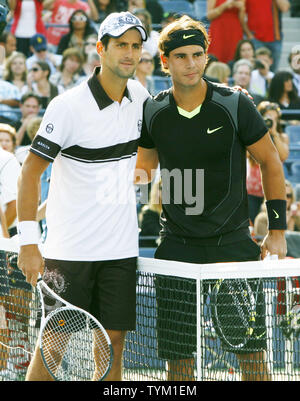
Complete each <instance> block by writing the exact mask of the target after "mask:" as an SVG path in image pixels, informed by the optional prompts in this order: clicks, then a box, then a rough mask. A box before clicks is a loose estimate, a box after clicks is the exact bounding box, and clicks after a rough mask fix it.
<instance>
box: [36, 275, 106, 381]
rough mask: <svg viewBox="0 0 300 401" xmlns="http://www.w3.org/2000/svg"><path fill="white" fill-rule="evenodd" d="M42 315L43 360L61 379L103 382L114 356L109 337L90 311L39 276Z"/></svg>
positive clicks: (41, 349)
mask: <svg viewBox="0 0 300 401" xmlns="http://www.w3.org/2000/svg"><path fill="white" fill-rule="evenodd" d="M37 289H38V292H39V295H40V301H41V309H42V318H41V328H40V334H39V346H40V351H41V355H42V358H43V362H44V365H45V367H46V368H47V370H48V371H49V373H50V374H51V376H52V377H53V378H54V379H55V380H58V381H89V380H94V381H100V380H103V379H104V378H105V376H106V375H107V374H108V372H109V370H110V368H111V365H112V359H113V351H112V346H111V341H110V338H109V336H108V334H107V332H106V331H105V329H104V328H103V326H102V325H101V324H100V323H99V322H98V320H97V319H95V318H94V317H93V316H92V315H91V314H90V313H88V312H87V311H85V310H83V309H81V308H78V307H76V306H74V305H72V304H70V303H68V302H66V301H64V300H63V299H62V298H61V297H60V296H58V295H57V294H55V292H54V291H52V290H51V289H50V288H49V287H48V285H47V284H46V283H45V282H44V281H43V280H42V278H41V277H39V278H38V282H37Z"/></svg>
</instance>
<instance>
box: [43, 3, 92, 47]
mask: <svg viewBox="0 0 300 401" xmlns="http://www.w3.org/2000/svg"><path fill="white" fill-rule="evenodd" d="M91 1H92V0H88V1H81V0H45V3H44V9H45V10H49V11H51V18H50V21H49V22H50V23H51V24H59V25H66V27H53V28H49V29H48V30H47V40H48V44H49V47H50V49H51V50H52V52H53V53H57V46H58V44H59V41H60V39H61V37H62V36H63V35H66V34H67V33H68V32H69V27H68V26H67V25H68V24H69V21H70V17H71V15H72V14H73V12H74V11H75V10H84V11H85V12H86V13H87V15H88V16H91V9H90V6H89V4H90V3H91Z"/></svg>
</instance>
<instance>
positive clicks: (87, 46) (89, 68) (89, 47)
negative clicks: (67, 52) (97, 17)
mask: <svg viewBox="0 0 300 401" xmlns="http://www.w3.org/2000/svg"><path fill="white" fill-rule="evenodd" d="M97 41H98V38H97V35H96V34H92V35H89V36H88V37H87V38H86V40H85V42H84V47H83V58H84V60H83V65H82V69H81V71H80V75H84V76H89V75H90V74H91V73H92V72H93V71H94V63H93V62H92V60H93V58H94V57H93V56H92V59H88V58H89V54H91V53H93V54H94V55H95V54H96V55H97V57H95V59H96V60H97V66H98V65H99V63H100V58H99V55H98V53H97V52H96V50H95V49H96V44H97Z"/></svg>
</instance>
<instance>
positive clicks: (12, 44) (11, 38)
mask: <svg viewBox="0 0 300 401" xmlns="http://www.w3.org/2000/svg"><path fill="white" fill-rule="evenodd" d="M0 46H3V47H4V49H5V57H6V58H8V57H9V56H10V55H11V54H12V53H13V52H14V51H16V50H17V40H16V37H15V35H13V34H12V33H11V32H10V31H4V32H3V33H2V35H0Z"/></svg>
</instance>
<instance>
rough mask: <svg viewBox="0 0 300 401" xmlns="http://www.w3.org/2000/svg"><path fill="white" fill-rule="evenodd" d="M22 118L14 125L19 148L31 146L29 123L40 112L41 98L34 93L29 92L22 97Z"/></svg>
mask: <svg viewBox="0 0 300 401" xmlns="http://www.w3.org/2000/svg"><path fill="white" fill-rule="evenodd" d="M20 110H21V118H20V119H18V121H16V122H15V123H14V127H15V129H16V131H17V146H26V145H30V144H31V138H30V137H29V135H28V132H27V127H28V123H29V122H30V121H31V120H32V119H33V118H34V117H37V115H38V114H39V112H40V98H39V96H38V95H36V94H35V93H33V92H27V93H25V94H24V95H23V96H22V97H21V104H20Z"/></svg>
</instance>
